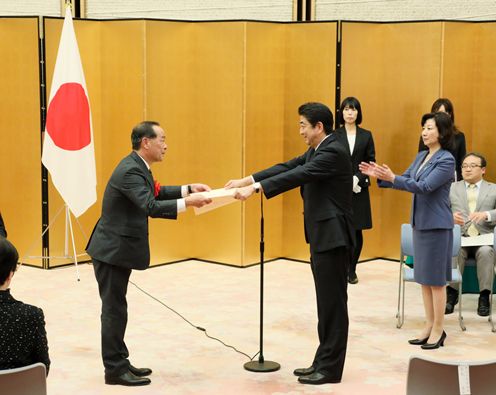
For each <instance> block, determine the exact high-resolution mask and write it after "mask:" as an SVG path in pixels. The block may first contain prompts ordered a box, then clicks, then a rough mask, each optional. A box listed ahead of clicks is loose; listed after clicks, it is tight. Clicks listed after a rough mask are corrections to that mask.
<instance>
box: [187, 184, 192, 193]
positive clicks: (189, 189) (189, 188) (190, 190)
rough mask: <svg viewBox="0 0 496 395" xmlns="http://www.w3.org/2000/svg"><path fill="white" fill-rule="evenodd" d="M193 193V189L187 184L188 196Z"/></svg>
mask: <svg viewBox="0 0 496 395" xmlns="http://www.w3.org/2000/svg"><path fill="white" fill-rule="evenodd" d="M192 193H193V188H191V185H189V184H188V195H190V194H192Z"/></svg>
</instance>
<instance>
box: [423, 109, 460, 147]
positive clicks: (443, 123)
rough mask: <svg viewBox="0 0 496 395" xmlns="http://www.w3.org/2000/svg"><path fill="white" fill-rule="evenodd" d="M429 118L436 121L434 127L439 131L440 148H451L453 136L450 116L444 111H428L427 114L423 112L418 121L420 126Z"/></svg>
mask: <svg viewBox="0 0 496 395" xmlns="http://www.w3.org/2000/svg"><path fill="white" fill-rule="evenodd" d="M429 119H433V120H434V122H435V123H436V127H437V130H438V132H439V144H441V148H443V149H445V150H448V151H450V150H452V149H453V140H454V137H453V122H452V121H451V117H450V116H449V115H448V114H446V113H444V112H430V113H428V114H424V115H423V116H422V121H421V123H420V124H421V125H422V127H423V126H424V125H425V123H426V122H427V121H428V120H429Z"/></svg>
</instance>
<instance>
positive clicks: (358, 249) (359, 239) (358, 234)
mask: <svg viewBox="0 0 496 395" xmlns="http://www.w3.org/2000/svg"><path fill="white" fill-rule="evenodd" d="M355 240H356V244H355V248H354V249H353V256H352V259H351V265H350V270H349V272H350V273H355V272H356V267H357V264H358V259H360V254H361V253H362V247H363V233H362V230H361V229H357V230H355Z"/></svg>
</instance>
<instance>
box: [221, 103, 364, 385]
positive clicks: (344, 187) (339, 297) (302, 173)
mask: <svg viewBox="0 0 496 395" xmlns="http://www.w3.org/2000/svg"><path fill="white" fill-rule="evenodd" d="M298 113H299V115H300V135H301V136H302V137H303V138H304V140H305V143H306V144H307V145H309V146H310V148H309V149H308V151H306V152H305V153H304V154H303V155H301V156H298V157H296V158H294V159H291V160H290V161H288V162H285V163H280V164H278V165H275V166H272V167H269V168H268V169H265V170H262V171H260V172H258V173H255V174H253V175H252V176H248V177H245V178H243V179H239V180H231V181H229V182H228V183H227V184H226V188H238V190H237V192H236V194H235V197H236V198H238V199H240V200H245V199H247V198H249V197H250V196H251V195H252V194H253V193H254V192H259V191H262V192H263V193H264V195H265V196H266V197H267V198H269V199H270V198H271V197H273V196H276V195H278V194H280V193H283V192H286V191H288V190H290V189H293V188H296V187H301V195H302V197H303V205H304V220H305V237H306V240H307V242H308V243H309V244H310V255H311V268H312V273H313V277H314V282H315V290H316V294H317V314H318V327H317V330H318V335H319V347H318V349H317V352H316V354H315V357H314V360H313V363H312V365H311V366H310V367H307V368H299V369H296V370H295V371H294V374H295V375H296V376H299V377H298V381H299V382H301V383H304V384H324V383H339V382H340V381H341V377H342V373H343V367H344V361H345V356H346V346H347V342H348V307H347V301H348V296H347V276H348V267H349V265H350V262H351V253H352V248H353V245H354V233H355V231H354V228H353V222H352V200H351V199H352V189H353V174H352V169H351V159H350V154H349V152H348V151H347V150H346V149H345V148H343V146H342V145H341V144H340V143H339V142H338V141H337V140H336V137H335V136H334V135H331V134H330V133H331V131H332V124H333V117H332V112H331V111H330V110H329V108H328V107H327V106H325V105H323V104H321V103H306V104H303V105H302V106H300V108H299V109H298Z"/></svg>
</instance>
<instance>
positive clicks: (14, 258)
mask: <svg viewBox="0 0 496 395" xmlns="http://www.w3.org/2000/svg"><path fill="white" fill-rule="evenodd" d="M18 262H19V253H18V252H17V250H16V248H15V247H14V245H13V244H12V243H11V242H10V241H8V240H7V239H6V238H5V237H2V236H0V285H4V284H5V281H7V278H9V276H10V273H12V272H15V271H16V269H17V263H18Z"/></svg>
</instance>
